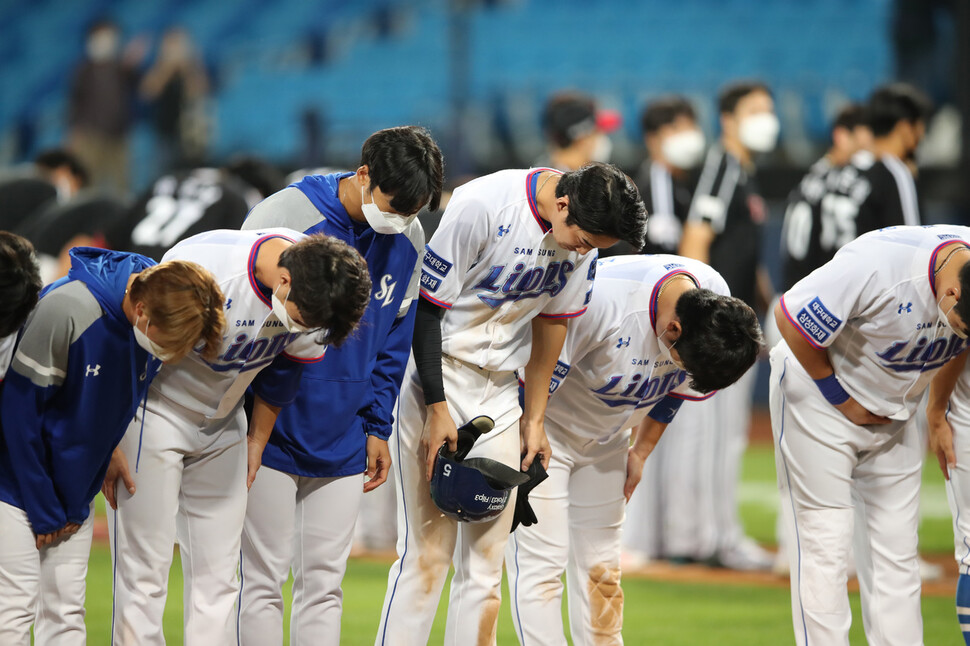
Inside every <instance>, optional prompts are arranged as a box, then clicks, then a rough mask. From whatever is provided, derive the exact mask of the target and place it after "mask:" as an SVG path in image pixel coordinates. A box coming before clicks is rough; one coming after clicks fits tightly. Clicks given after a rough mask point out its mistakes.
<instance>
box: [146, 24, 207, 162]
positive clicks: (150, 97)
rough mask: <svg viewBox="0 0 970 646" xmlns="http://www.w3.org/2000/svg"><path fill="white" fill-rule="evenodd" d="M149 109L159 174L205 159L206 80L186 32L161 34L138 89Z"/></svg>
mask: <svg viewBox="0 0 970 646" xmlns="http://www.w3.org/2000/svg"><path fill="white" fill-rule="evenodd" d="M139 93H140V95H141V98H142V99H144V100H145V101H146V102H147V103H148V104H149V105H150V106H151V108H152V124H153V125H154V128H155V134H156V136H157V139H156V154H157V155H158V160H159V169H158V171H159V173H163V172H167V171H170V170H172V169H173V168H182V167H185V166H186V165H190V164H197V163H199V162H200V161H201V160H202V159H203V158H204V157H205V149H206V144H207V138H208V132H207V129H206V120H205V98H206V96H207V95H208V93H209V77H208V75H207V74H206V71H205V66H204V65H203V63H202V61H201V60H200V59H199V57H198V55H197V53H196V51H195V47H194V46H193V44H192V40H191V38H190V36H189V34H188V32H187V31H186V30H185V29H184V28H182V27H172V28H171V29H169V30H168V31H166V32H165V35H164V36H163V37H162V43H161V46H160V48H159V51H158V57H157V58H156V60H155V62H154V64H153V65H152V66H151V67H150V68H149V69H148V71H147V72H146V73H145V76H144V77H143V78H142V81H141V86H140V88H139Z"/></svg>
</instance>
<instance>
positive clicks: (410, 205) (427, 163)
mask: <svg viewBox="0 0 970 646" xmlns="http://www.w3.org/2000/svg"><path fill="white" fill-rule="evenodd" d="M360 165H361V166H367V170H368V173H369V175H370V188H371V189H372V190H373V188H374V187H375V186H376V187H377V188H379V189H381V191H382V192H383V193H384V194H385V195H389V196H391V208H393V209H394V210H395V211H397V212H398V213H402V214H411V213H416V212H417V211H418V210H419V209H420V208H421V207H422V206H424V205H425V204H427V205H428V210H429V211H437V210H438V207H439V206H440V205H441V187H442V186H443V184H444V175H445V171H444V161H443V159H442V156H441V149H439V148H438V144H436V143H435V141H434V139H432V138H431V133H430V132H428V131H427V130H426V129H424V128H421V127H418V126H400V127H397V128H386V129H384V130H378V131H377V132H375V133H374V134H372V135H371V136H370V137H368V138H367V141H365V142H364V146H363V148H361V151H360Z"/></svg>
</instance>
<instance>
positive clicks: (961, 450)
mask: <svg viewBox="0 0 970 646" xmlns="http://www.w3.org/2000/svg"><path fill="white" fill-rule="evenodd" d="M964 240H966V238H964ZM954 253H955V256H956V257H955V258H953V259H952V263H951V264H953V263H956V264H959V265H962V266H961V267H960V275H959V279H960V287H961V288H962V287H963V286H964V285H967V284H970V262H967V261H970V249H968V248H967V247H962V248H960V249H959V250H958V251H955V252H954ZM954 296H955V297H956V299H957V300H956V305H954V306H953V310H954V312H955V313H956V314H957V315H958V316H959V317H960V320H961V321H970V299H967V298H963V297H962V291H961V292H960V293H959V294H956V295H954ZM953 331H954V332H955V333H956V334H958V335H960V336H965V335H966V332H967V329H966V327H959V326H956V327H954V328H953ZM966 366H967V353H966V352H963V353H962V354H960V355H959V356H958V357H957V358H956V359H954V360H953V361H950V362H949V363H947V364H946V365H945V366H943V367H942V368H940V370H939V372H937V373H936V376H935V377H933V381H932V382H931V383H930V396H929V398H928V401H927V406H926V417H927V421H928V422H929V431H930V433H929V434H930V449H932V450H933V452H934V453H936V455H937V457H938V458H939V461H940V468H941V469H942V470H943V475H944V477H945V478H946V480H947V483H946V492H947V499H948V500H949V502H950V512H951V513H952V514H953V530H954V531H953V539H954V544H955V557H956V560H957V564H958V566H959V568H960V578H959V579H958V580H957V590H956V606H957V619H958V621H959V624H960V630H961V631H962V632H963V639H964V642H966V643H967V644H970V549H968V548H967V545H970V523H968V521H967V516H968V510H970V437H968V435H970V373H968V371H967V370H966Z"/></svg>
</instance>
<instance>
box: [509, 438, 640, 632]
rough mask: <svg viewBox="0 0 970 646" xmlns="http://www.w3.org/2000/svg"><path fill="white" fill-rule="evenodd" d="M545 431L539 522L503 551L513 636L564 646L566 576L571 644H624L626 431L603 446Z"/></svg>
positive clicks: (533, 496)
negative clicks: (548, 455)
mask: <svg viewBox="0 0 970 646" xmlns="http://www.w3.org/2000/svg"><path fill="white" fill-rule="evenodd" d="M546 433H547V434H548V436H549V443H550V444H551V445H552V460H551V461H550V463H549V470H548V473H549V478H548V479H547V480H545V481H544V482H543V483H542V484H540V485H539V486H538V487H536V488H535V489H533V490H532V492H531V493H530V494H529V503H530V504H531V505H532V509H533V510H534V511H535V513H536V517H537V518H538V519H539V522H538V523H536V524H535V525H532V526H531V527H524V526H521V525H520V526H519V527H518V528H517V529H516V530H515V532H514V533H513V534H512V539H511V540H510V541H509V544H508V546H507V547H506V549H505V567H506V569H507V571H508V575H509V580H508V585H509V596H510V599H511V602H512V621H513V622H514V623H515V631H516V635H517V636H518V638H519V643H520V644H522V646H533V645H536V646H538V645H547V644H548V645H553V644H556V645H559V644H561V645H563V646H565V644H566V637H565V634H564V632H563V625H562V587H563V586H562V574H563V571H564V570H565V572H566V585H567V589H568V599H569V628H570V633H571V634H572V639H573V644H575V645H576V646H587V645H592V644H597V645H605V644H616V645H619V644H622V643H623V636H622V634H621V631H622V629H623V590H622V588H621V587H620V532H621V529H622V527H623V516H624V509H625V507H626V501H625V500H624V498H623V483H624V482H625V481H626V461H627V452H628V450H629V446H630V432H629V431H625V432H623V433H619V434H617V436H616V437H614V438H612V439H611V440H610V441H609V442H608V443H606V444H599V443H598V442H596V440H590V439H587V438H580V437H576V436H574V435H572V434H570V433H569V432H568V431H566V430H564V429H562V428H560V427H558V426H554V425H552V424H550V423H548V422H547V424H546Z"/></svg>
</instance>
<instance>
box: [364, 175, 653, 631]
mask: <svg viewBox="0 0 970 646" xmlns="http://www.w3.org/2000/svg"><path fill="white" fill-rule="evenodd" d="M645 220H646V211H645V209H644V206H643V203H642V202H641V200H640V196H639V194H638V193H637V190H636V187H635V186H634V185H633V183H632V182H631V181H630V179H629V178H627V177H626V176H625V175H624V174H623V173H621V172H620V171H619V170H617V169H616V168H615V167H613V166H609V165H606V164H590V165H587V166H584V167H583V168H581V169H580V170H578V171H573V172H569V173H565V174H560V173H559V171H554V170H549V169H533V170H505V171H500V172H497V173H493V174H492V175H488V176H485V177H482V178H479V179H476V180H473V181H471V182H469V183H468V184H465V185H464V186H462V187H460V188H459V189H457V190H456V191H455V193H454V195H453V197H452V199H451V201H450V202H449V204H448V207H447V208H446V209H445V214H444V216H443V218H442V220H441V224H440V225H439V227H438V229H437V230H436V231H435V234H434V235H433V236H432V238H431V241H430V242H429V243H428V245H427V250H426V252H425V255H424V260H423V265H424V266H423V271H422V275H421V296H422V299H421V301H420V303H419V305H418V312H417V317H416V322H415V332H414V345H413V353H412V360H411V361H410V362H409V364H408V369H407V372H405V376H404V384H403V386H402V390H401V397H400V399H399V403H398V410H396V411H395V416H394V417H395V429H394V433H393V434H392V435H391V455H392V457H393V458H394V460H395V464H396V467H395V468H394V473H395V477H396V478H397V479H398V491H399V492H400V493H401V499H400V504H399V506H398V544H397V550H398V560H397V561H396V562H395V563H394V565H393V566H392V567H391V571H390V574H389V576H388V586H387V594H386V596H385V598H384V608H383V611H382V615H381V624H380V627H379V630H378V633H377V643H378V644H426V643H427V641H428V634H429V632H430V630H431V624H432V621H433V619H434V614H435V610H436V609H437V606H438V597H439V596H440V594H441V588H442V586H443V585H444V581H445V577H446V575H447V573H448V566H449V565H450V564H451V563H452V557H454V566H455V575H454V578H453V579H452V581H451V599H450V603H449V606H448V620H447V624H446V628H445V635H446V636H445V643H447V644H456V643H459V642H461V643H478V644H490V643H495V629H496V623H497V619H498V609H499V603H500V601H499V600H500V595H501V592H500V589H499V584H500V582H501V577H502V556H503V550H504V547H505V543H506V541H507V539H508V533H509V529H510V527H511V523H512V512H513V509H512V507H514V505H510V506H509V508H507V509H505V511H504V512H503V513H502V514H501V515H500V516H498V517H496V518H495V519H493V520H491V521H488V522H483V523H479V524H462V525H461V526H459V523H458V522H457V521H455V520H453V519H451V518H448V517H445V516H444V515H443V514H442V513H441V512H440V511H439V510H438V509H437V508H436V507H435V506H434V504H433V502H432V500H431V497H430V490H429V485H428V481H429V480H430V478H431V474H432V471H433V467H434V460H435V456H436V454H437V451H438V449H439V447H441V445H442V444H443V443H447V444H448V447H449V449H450V450H455V448H456V439H457V433H456V422H459V423H462V422H464V421H467V420H470V419H472V418H473V417H476V416H478V415H480V414H481V415H488V416H489V417H491V418H492V419H493V420H494V422H495V426H494V430H492V431H490V432H489V433H486V434H484V435H482V436H481V437H480V438H479V439H478V441H477V442H476V443H475V445H474V448H473V449H472V451H471V453H470V456H471V457H485V458H491V459H493V460H498V461H499V462H502V463H504V464H507V465H510V466H520V467H521V468H523V469H525V468H527V467H528V466H529V465H530V464H531V463H532V461H533V460H535V459H541V460H542V461H543V462H544V463H548V460H549V455H550V450H549V443H548V441H547V439H546V434H545V431H544V430H543V422H542V420H543V415H544V413H545V407H546V397H547V392H548V384H549V380H550V378H551V377H552V372H553V368H554V366H555V365H556V360H557V359H558V357H559V352H560V350H561V349H562V343H563V339H564V338H565V333H566V323H567V321H568V320H569V319H570V318H573V317H576V316H579V315H581V314H582V313H583V312H585V311H586V306H587V304H588V302H589V298H590V295H591V294H590V290H591V289H592V286H593V285H592V282H593V277H594V275H595V269H596V265H595V260H596V254H595V253H590V252H591V251H592V250H593V249H594V248H597V247H608V246H610V245H611V244H613V243H615V242H616V241H617V240H619V239H624V240H626V241H628V242H629V243H630V244H631V245H633V246H634V247H636V248H639V247H640V246H641V244H642V241H643V232H644V226H645ZM523 367H524V368H525V410H524V411H523V410H521V409H520V408H519V404H518V386H517V380H516V377H515V370H517V369H521V368H523ZM517 428H518V431H519V432H516V429H517ZM520 438H521V443H520ZM520 454H523V455H522V457H521V458H520Z"/></svg>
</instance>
